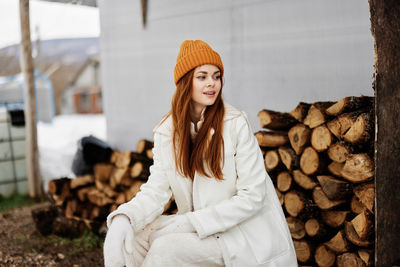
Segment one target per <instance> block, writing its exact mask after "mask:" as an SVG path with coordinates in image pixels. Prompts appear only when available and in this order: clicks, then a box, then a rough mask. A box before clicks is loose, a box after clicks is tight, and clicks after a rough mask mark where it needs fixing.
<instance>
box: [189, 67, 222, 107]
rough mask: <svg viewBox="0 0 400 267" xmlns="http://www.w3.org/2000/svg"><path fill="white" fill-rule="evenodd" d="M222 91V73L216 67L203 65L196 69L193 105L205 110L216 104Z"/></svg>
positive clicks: (193, 84) (193, 85)
mask: <svg viewBox="0 0 400 267" xmlns="http://www.w3.org/2000/svg"><path fill="white" fill-rule="evenodd" d="M220 91H221V71H220V70H219V68H218V67H217V66H215V65H202V66H199V67H197V68H195V69H194V75H193V83H192V104H193V105H194V106H195V108H196V109H201V110H202V109H203V108H205V107H206V106H210V105H212V104H214V103H215V100H216V99H217V96H218V94H219V92H220Z"/></svg>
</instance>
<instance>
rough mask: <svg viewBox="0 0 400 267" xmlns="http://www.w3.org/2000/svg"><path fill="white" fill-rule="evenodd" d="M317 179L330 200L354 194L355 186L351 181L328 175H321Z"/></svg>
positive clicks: (345, 197) (346, 197)
mask: <svg viewBox="0 0 400 267" xmlns="http://www.w3.org/2000/svg"><path fill="white" fill-rule="evenodd" d="M317 179H318V182H319V184H320V185H321V188H322V191H324V193H325V195H326V196H327V197H328V198H329V199H330V200H342V199H348V198H349V197H350V196H351V195H352V194H353V186H352V184H350V183H347V182H344V181H341V180H338V179H335V178H333V177H332V176H328V175H319V176H317Z"/></svg>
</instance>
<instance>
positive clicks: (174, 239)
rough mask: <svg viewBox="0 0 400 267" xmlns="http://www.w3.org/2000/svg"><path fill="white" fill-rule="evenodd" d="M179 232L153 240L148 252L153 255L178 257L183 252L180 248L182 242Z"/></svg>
mask: <svg viewBox="0 0 400 267" xmlns="http://www.w3.org/2000/svg"><path fill="white" fill-rule="evenodd" d="M180 241H181V238H180V237H179V234H167V235H163V236H160V237H158V238H157V239H155V240H154V241H153V243H152V244H151V246H150V250H149V252H148V253H150V254H151V255H163V256H165V257H171V258H176V257H179V255H180V254H182V249H181V248H179V247H180V244H181V243H182V242H180Z"/></svg>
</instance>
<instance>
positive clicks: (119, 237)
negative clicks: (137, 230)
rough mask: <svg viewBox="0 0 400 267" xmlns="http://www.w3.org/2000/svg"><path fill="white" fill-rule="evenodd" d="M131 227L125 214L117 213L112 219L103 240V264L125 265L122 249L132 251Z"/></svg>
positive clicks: (118, 266)
mask: <svg viewBox="0 0 400 267" xmlns="http://www.w3.org/2000/svg"><path fill="white" fill-rule="evenodd" d="M133 235H134V232H133V228H132V226H131V224H130V222H129V219H128V217H126V216H125V215H122V214H120V215H117V216H115V217H114V218H113V219H112V222H111V225H110V228H109V229H108V231H107V235H106V239H105V241H104V266H106V267H120V266H124V265H125V258H124V252H123V249H124V248H125V250H126V252H127V253H132V252H133V241H134V240H133V237H134V236H133Z"/></svg>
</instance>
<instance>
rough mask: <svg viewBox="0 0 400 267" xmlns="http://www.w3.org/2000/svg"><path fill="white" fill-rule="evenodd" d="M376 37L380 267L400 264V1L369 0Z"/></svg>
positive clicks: (373, 30)
mask: <svg viewBox="0 0 400 267" xmlns="http://www.w3.org/2000/svg"><path fill="white" fill-rule="evenodd" d="M369 4H370V12H371V31H372V35H373V37H374V38H375V64H374V66H375V80H374V88H375V101H376V102H375V110H376V129H377V135H376V139H375V140H376V149H375V159H376V167H375V173H376V182H375V184H376V212H375V214H376V232H375V238H376V243H375V246H376V250H375V252H376V255H375V258H376V262H375V265H376V266H392V265H400V259H399V254H398V246H396V245H394V244H400V235H399V234H394V233H400V213H399V212H393V211H394V210H398V207H399V206H400V198H399V197H394V196H398V188H399V187H400V164H398V163H399V162H400V153H395V152H394V151H400V139H399V136H400V127H399V123H398V122H399V117H400V101H399V99H400V75H399V73H400V65H399V62H400V30H399V29H400V16H399V14H400V2H399V1H397V0H385V1H378V0H369Z"/></svg>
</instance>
